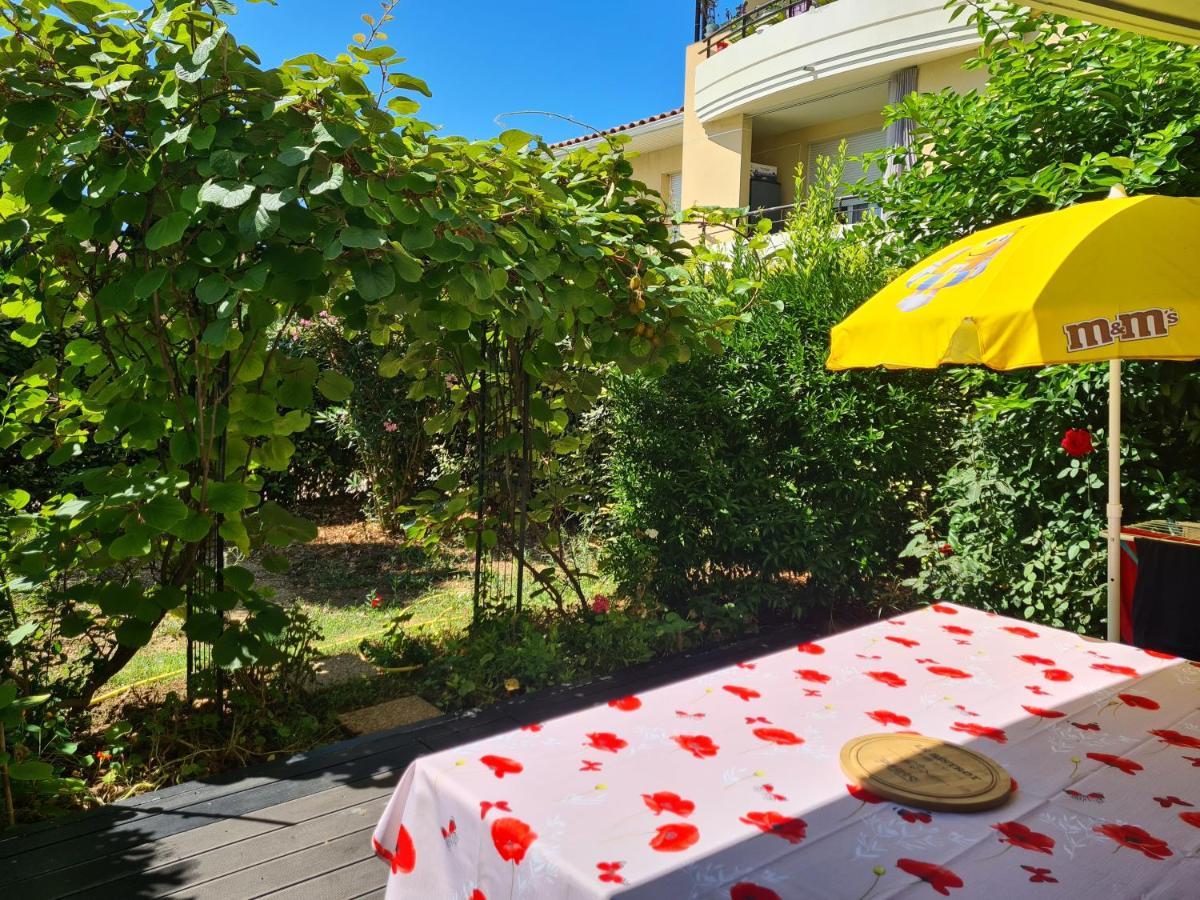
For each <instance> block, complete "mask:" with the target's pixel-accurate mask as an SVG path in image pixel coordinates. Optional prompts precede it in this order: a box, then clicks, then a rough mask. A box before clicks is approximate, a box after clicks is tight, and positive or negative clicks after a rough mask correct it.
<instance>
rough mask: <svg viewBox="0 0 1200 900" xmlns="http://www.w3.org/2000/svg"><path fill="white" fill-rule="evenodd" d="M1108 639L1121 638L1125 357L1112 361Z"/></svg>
mask: <svg viewBox="0 0 1200 900" xmlns="http://www.w3.org/2000/svg"><path fill="white" fill-rule="evenodd" d="M1108 639H1109V640H1110V641H1120V640H1121V360H1119V359H1114V360H1110V361H1109V364H1108Z"/></svg>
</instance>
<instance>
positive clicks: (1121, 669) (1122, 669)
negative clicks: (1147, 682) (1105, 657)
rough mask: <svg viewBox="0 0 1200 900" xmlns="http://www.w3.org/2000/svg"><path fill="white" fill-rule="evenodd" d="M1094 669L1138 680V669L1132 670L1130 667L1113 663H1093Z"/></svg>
mask: <svg viewBox="0 0 1200 900" xmlns="http://www.w3.org/2000/svg"><path fill="white" fill-rule="evenodd" d="M1092 668H1093V669H1096V670H1098V671H1100V672H1108V673H1109V674H1111V675H1124V676H1125V677H1126V678H1138V677H1139V676H1138V673H1137V669H1131V668H1129V666H1117V665H1113V664H1112V663H1092Z"/></svg>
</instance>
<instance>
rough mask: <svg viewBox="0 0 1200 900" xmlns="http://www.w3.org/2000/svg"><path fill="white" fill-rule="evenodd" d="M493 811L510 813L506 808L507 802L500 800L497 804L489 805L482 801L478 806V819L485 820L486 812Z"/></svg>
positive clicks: (487, 802)
mask: <svg viewBox="0 0 1200 900" xmlns="http://www.w3.org/2000/svg"><path fill="white" fill-rule="evenodd" d="M493 809H499V810H503V811H504V812H507V813H510V812H512V810H511V809H509V808H508V801H507V800H501V801H500V802H499V803H491V802H489V801H487V800H484V801H482V802H481V803H480V804H479V818H481V819H483V818H486V817H487V814H488V812H489V811H490V810H493Z"/></svg>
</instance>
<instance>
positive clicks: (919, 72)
mask: <svg viewBox="0 0 1200 900" xmlns="http://www.w3.org/2000/svg"><path fill="white" fill-rule="evenodd" d="M1030 5H1034V6H1039V7H1042V8H1044V9H1047V10H1050V11H1054V12H1060V13H1063V14H1066V15H1074V16H1086V17H1088V18H1090V19H1091V20H1093V21H1097V22H1103V23H1105V24H1112V25H1118V26H1122V27H1129V28H1135V29H1137V30H1141V31H1144V32H1145V33H1149V34H1154V35H1155V36H1159V37H1167V38H1171V39H1175V40H1198V39H1200V0H1030ZM1185 6H1186V7H1187V10H1186V11H1185V10H1184V7H1185ZM692 24H693V25H694V33H693V42H692V43H691V44H690V45H688V46H687V48H686V49H685V50H684V54H683V55H684V59H683V65H682V67H681V68H682V72H681V76H682V81H683V105H682V106H681V107H679V108H678V109H672V110H667V111H664V112H656V113H654V114H652V115H648V116H646V117H645V118H641V119H637V120H635V121H631V122H628V123H626V124H623V125H618V126H616V127H614V128H610V129H608V130H606V131H602V132H599V133H597V134H592V135H586V136H583V137H579V138H576V139H574V140H570V141H565V142H563V143H561V144H558V145H556V150H558V151H559V152H568V151H569V150H571V149H573V148H575V147H578V146H581V145H582V146H587V145H594V144H596V143H597V142H599V141H601V140H603V139H604V138H605V137H606V136H608V135H612V134H623V135H625V136H626V137H628V138H629V139H630V143H629V145H628V147H627V149H628V151H630V152H631V153H632V154H633V166H634V174H635V177H637V178H638V179H639V180H641V181H643V182H645V183H646V184H648V185H650V186H651V187H653V188H655V189H657V190H658V191H660V192H661V194H662V196H663V198H664V200H665V201H666V203H667V204H668V206H670V207H671V208H673V209H680V208H687V207H692V206H727V207H745V208H749V209H751V210H764V211H765V213H764V214H765V215H767V216H768V217H770V218H774V219H776V220H781V219H782V218H783V217H784V216H785V215H786V210H787V208H788V207H789V206H790V205H791V204H793V203H795V202H796V201H797V200H799V199H802V195H803V192H804V190H805V184H800V185H799V186H797V184H796V171H797V167H798V166H799V165H800V164H802V163H803V164H804V171H805V172H806V173H811V172H812V171H813V169H814V165H815V163H816V160H817V159H818V158H819V157H821V156H823V155H824V156H828V155H832V154H835V153H836V152H837V149H838V146H839V145H840V144H841V142H843V141H844V142H845V143H846V146H847V149H848V152H849V155H851V156H857V155H859V154H861V153H864V152H866V151H868V150H874V149H878V148H881V147H884V146H896V145H903V144H904V143H905V142H906V141H907V140H909V135H908V134H907V133H906V129H905V128H904V126H903V125H899V126H892V128H891V133H890V134H889V133H888V131H887V129H885V125H884V119H883V109H884V107H885V106H886V105H887V104H888V103H890V102H895V101H896V100H899V99H900V98H902V97H904V96H906V95H907V94H908V93H909V92H912V91H937V90H941V89H943V88H953V89H955V90H959V91H968V90H973V89H981V88H982V87H983V86H984V84H985V83H986V77H987V76H986V72H985V71H983V70H979V69H975V70H969V71H968V70H966V69H964V68H963V65H962V64H963V62H964V61H965V60H966V59H967V58H969V57H971V56H973V55H974V54H975V52H976V50H977V49H978V46H979V36H978V34H977V33H976V31H975V29H974V28H973V27H972V26H971V24H970V23H969V22H968V21H966V18H965V17H959V18H958V19H952V17H951V14H950V12H949V11H948V10H946V8H945V0H750V2H746V3H742V4H740V5H739V6H738V7H737V9H735V10H732V11H729V12H724V13H722V12H720V11H719V8H718V2H714V0H697V2H696V7H695V21H694V23H692ZM631 112H632V113H637V112H641V111H639V110H631ZM647 112H654V111H647ZM864 174H867V175H868V177H878V173H863V172H862V170H861V169H859V167H858V166H857V165H855V164H851V165H850V166H848V168H847V171H846V172H845V176H844V182H845V189H844V193H843V195H842V196H841V197H840V198H839V201H838V202H839V205H840V206H841V207H842V208H843V212H844V215H845V216H846V218H847V220H848V221H854V220H856V219H857V217H858V216H859V215H860V214H861V212H862V209H863V204H861V203H860V202H859V200H858V198H856V197H855V196H854V195H853V190H852V188H851V185H853V184H854V183H855V182H856V181H858V180H859V179H860V177H861V176H863V175H864ZM798 194H799V195H800V196H798Z"/></svg>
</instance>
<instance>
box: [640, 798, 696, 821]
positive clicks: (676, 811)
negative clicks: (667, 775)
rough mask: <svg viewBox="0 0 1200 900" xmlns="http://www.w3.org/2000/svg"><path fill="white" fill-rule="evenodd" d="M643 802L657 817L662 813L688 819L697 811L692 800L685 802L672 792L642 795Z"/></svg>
mask: <svg viewBox="0 0 1200 900" xmlns="http://www.w3.org/2000/svg"><path fill="white" fill-rule="evenodd" d="M642 802H643V803H645V804H646V806H647V808H648V809H649V810H650V812H652V813H654V814H655V815H656V816H657V815H661V814H662V813H670V814H671V815H673V816H683V817H685V818H686V817H687V816H690V815H691V814H692V813H694V812H695V811H696V804H695V803H693V802H692V801H691V800H684V799H683V798H682V797H680V796H679V795H678V794H675V793H672V792H671V791H659V792H658V793H656V794H642Z"/></svg>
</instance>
